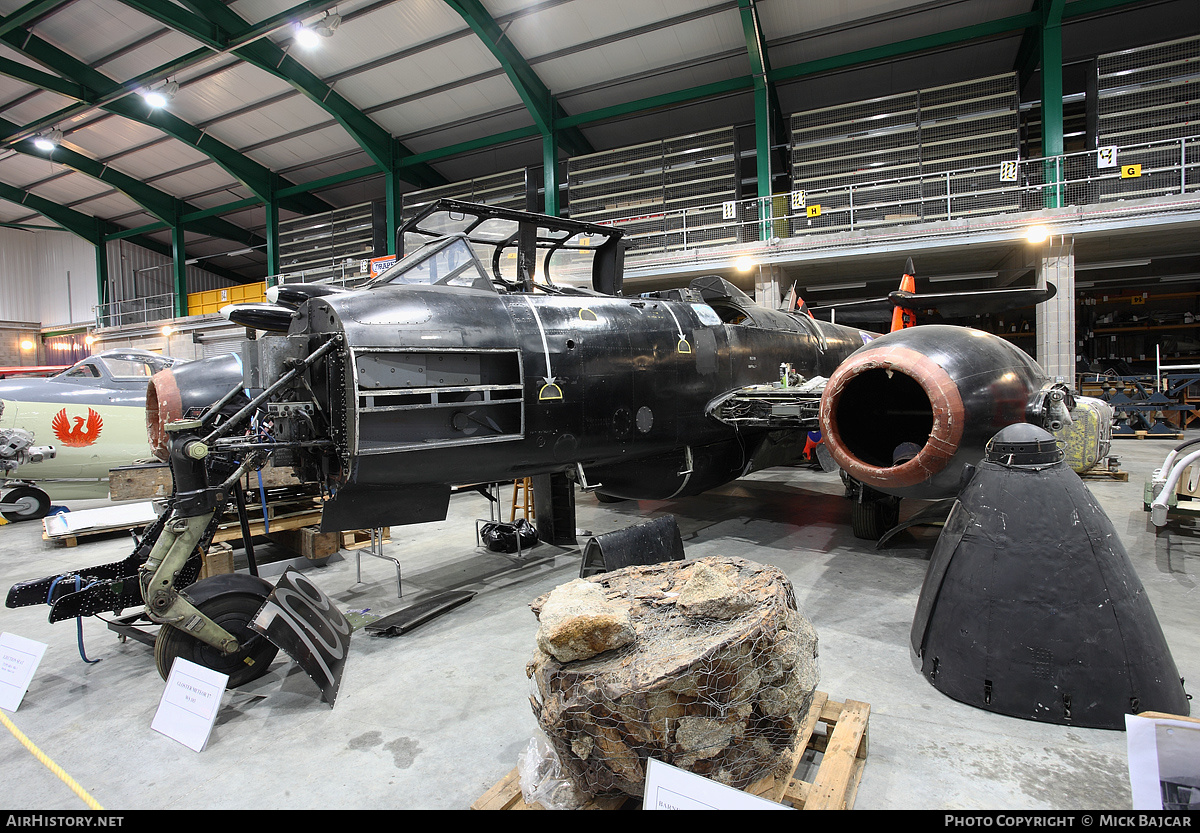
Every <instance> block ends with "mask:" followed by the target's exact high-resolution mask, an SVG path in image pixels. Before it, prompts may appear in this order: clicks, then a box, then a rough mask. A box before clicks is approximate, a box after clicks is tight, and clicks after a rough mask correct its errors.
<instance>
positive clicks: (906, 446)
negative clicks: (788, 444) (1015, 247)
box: [820, 325, 1045, 499]
mask: <svg viewBox="0 0 1200 833" xmlns="http://www.w3.org/2000/svg"><path fill="white" fill-rule="evenodd" d="M1044 377H1045V374H1044V373H1043V371H1042V369H1041V368H1040V367H1039V366H1038V364H1037V362H1035V361H1034V360H1033V359H1032V358H1031V357H1030V356H1029V355H1028V354H1026V353H1024V352H1023V351H1021V350H1020V349H1018V348H1016V347H1014V346H1013V345H1011V344H1009V343H1008V342H1007V341H1005V340H1004V339H1002V338H999V337H997V336H994V335H991V334H989V333H985V332H983V331H981V330H972V329H968V328H963V327H951V326H946V325H926V326H920V327H910V328H907V329H903V330H899V331H896V332H893V333H889V334H888V335H886V336H881V337H880V338H877V339H875V340H874V341H872V342H871V343H870V344H868V345H866V346H864V347H863V348H862V349H860V350H858V351H857V352H855V353H854V354H853V355H852V356H851V357H850V358H849V359H847V360H846V361H845V362H843V363H842V364H841V366H839V367H838V369H837V371H835V372H834V374H833V375H832V376H831V377H830V379H829V382H828V383H827V384H826V386H825V392H824V394H823V396H822V398H821V412H820V419H821V430H822V433H823V436H824V439H825V444H826V445H827V446H828V449H829V451H830V453H831V454H832V456H833V459H834V460H835V461H836V462H837V464H838V465H839V466H841V468H842V469H843V470H844V471H845V472H846V474H848V475H849V476H850V477H852V478H854V479H855V480H857V481H859V482H861V483H864V484H866V485H868V486H871V487H872V488H874V489H877V490H879V491H881V492H884V493H887V494H892V495H897V496H900V497H915V498H924V499H935V498H941V497H952V496H953V495H955V494H956V493H957V492H958V488H959V484H960V480H961V476H962V471H963V467H964V466H965V465H968V464H974V463H976V462H978V461H979V459H980V458H982V456H983V454H984V449H985V447H986V444H987V441H988V439H989V438H990V437H992V436H993V435H994V434H995V433H996V432H997V431H999V430H1000V429H1001V428H1003V427H1004V426H1006V425H1011V424H1013V423H1015V422H1025V421H1026V418H1027V414H1026V411H1027V408H1028V405H1029V402H1030V400H1031V398H1032V397H1033V396H1034V395H1035V394H1036V393H1037V392H1038V391H1039V390H1040V389H1041V388H1042V386H1043V383H1044Z"/></svg>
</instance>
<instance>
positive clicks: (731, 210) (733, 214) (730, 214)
mask: <svg viewBox="0 0 1200 833" xmlns="http://www.w3.org/2000/svg"><path fill="white" fill-rule="evenodd" d="M721 219H723V220H736V219H737V203H736V202H723V203H721Z"/></svg>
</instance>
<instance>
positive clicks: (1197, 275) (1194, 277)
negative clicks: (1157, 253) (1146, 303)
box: [1158, 272, 1200, 283]
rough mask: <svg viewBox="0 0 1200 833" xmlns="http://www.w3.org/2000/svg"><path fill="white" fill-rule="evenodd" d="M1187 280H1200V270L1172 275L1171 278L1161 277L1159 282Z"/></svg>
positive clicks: (1181, 281)
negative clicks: (1187, 273) (1188, 273)
mask: <svg viewBox="0 0 1200 833" xmlns="http://www.w3.org/2000/svg"><path fill="white" fill-rule="evenodd" d="M1185 281H1200V272H1193V273H1191V274H1190V275H1172V276H1171V277H1169V278H1159V279H1158V282H1159V283H1183V282H1185Z"/></svg>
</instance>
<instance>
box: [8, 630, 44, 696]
mask: <svg viewBox="0 0 1200 833" xmlns="http://www.w3.org/2000/svg"><path fill="white" fill-rule="evenodd" d="M44 653H46V646H45V645H43V644H42V643H41V642H34V641H33V640H32V639H26V638H25V637H23V636H17V635H16V634H15V633H2V634H0V709H7V710H8V711H10V712H15V711H16V710H17V706H19V705H21V700H22V699H23V698H24V697H25V692H26V691H28V690H29V683H30V682H31V681H32V680H33V672H35V671H37V667H38V663H39V662H41V661H42V654H44Z"/></svg>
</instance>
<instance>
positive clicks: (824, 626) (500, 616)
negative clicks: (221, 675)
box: [0, 439, 1200, 810]
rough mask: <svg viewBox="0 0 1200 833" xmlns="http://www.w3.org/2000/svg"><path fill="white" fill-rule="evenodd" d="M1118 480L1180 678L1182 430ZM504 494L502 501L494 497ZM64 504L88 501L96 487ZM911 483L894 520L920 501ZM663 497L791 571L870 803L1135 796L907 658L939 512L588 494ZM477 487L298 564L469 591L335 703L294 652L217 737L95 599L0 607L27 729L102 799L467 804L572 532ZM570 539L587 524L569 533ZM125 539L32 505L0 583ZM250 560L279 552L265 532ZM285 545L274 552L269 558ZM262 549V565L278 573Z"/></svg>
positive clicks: (804, 477) (1070, 801)
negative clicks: (197, 730) (484, 542)
mask: <svg viewBox="0 0 1200 833" xmlns="http://www.w3.org/2000/svg"><path fill="white" fill-rule="evenodd" d="M1115 445H1116V448H1115V452H1114V453H1115V454H1116V455H1117V456H1119V457H1120V459H1121V463H1122V466H1121V467H1122V469H1123V470H1125V471H1128V472H1129V480H1128V482H1126V483H1121V482H1112V481H1104V480H1089V481H1088V486H1089V487H1090V488H1091V490H1092V492H1093V493H1094V494H1095V495H1096V496H1097V498H1098V499H1099V500H1100V502H1101V504H1102V505H1103V507H1104V509H1105V511H1106V512H1107V513H1108V514H1109V517H1110V518H1111V519H1112V521H1113V522H1114V525H1115V527H1116V529H1117V532H1118V533H1119V534H1120V535H1121V537H1122V539H1123V541H1124V543H1125V546H1126V548H1127V549H1128V551H1129V554H1130V557H1131V558H1132V560H1133V562H1134V564H1135V566H1136V568H1137V571H1138V573H1139V575H1140V577H1141V579H1142V582H1143V583H1144V584H1145V587H1146V591H1147V593H1148V594H1149V597H1150V599H1151V601H1152V604H1153V605H1154V608H1155V610H1156V612H1157V615H1158V618H1159V620H1160V622H1161V623H1162V627H1163V630H1164V631H1165V633H1166V636H1167V641H1168V644H1169V645H1170V647H1171V650H1172V653H1173V655H1174V658H1175V662H1176V665H1177V666H1178V669H1179V672H1180V674H1181V676H1183V677H1184V678H1185V679H1186V680H1189V681H1197V680H1200V627H1197V625H1198V624H1200V594H1198V593H1197V590H1196V587H1197V580H1198V578H1200V558H1198V557H1197V556H1198V555H1200V538H1197V537H1195V535H1194V534H1192V533H1190V532H1189V531H1188V530H1187V529H1186V528H1184V524H1181V523H1180V522H1175V521H1173V522H1172V524H1171V525H1170V526H1169V527H1168V529H1167V531H1166V532H1164V533H1161V534H1158V535H1156V534H1155V531H1154V527H1153V526H1152V525H1151V524H1150V520H1149V514H1148V513H1146V512H1144V511H1143V509H1142V487H1143V483H1144V481H1145V480H1146V479H1147V478H1148V477H1149V475H1150V473H1151V472H1152V470H1153V469H1154V468H1155V467H1156V466H1157V465H1159V464H1160V463H1161V462H1162V459H1163V457H1164V456H1165V455H1166V453H1167V451H1168V450H1169V449H1170V448H1171V447H1172V446H1173V445H1174V442H1173V441H1170V440H1132V439H1130V440H1120V441H1117V442H1116V443H1115ZM508 496H509V491H508V489H505V490H504V491H503V493H502V500H503V501H504V503H505V512H507V501H508ZM67 505H69V506H73V507H75V508H82V507H85V506H94V505H96V504H95V502H90V503H79V504H72V503H68V504H67ZM919 506H920V504H918V503H916V502H906V504H905V508H904V510H903V513H904V515H905V516H907V515H908V514H909V513H910V512H912V511H914V510H915V509H917V508H919ZM662 513H672V514H674V515H675V516H676V518H677V519H678V521H679V524H680V527H681V530H682V532H683V537H684V545H685V548H686V553H687V556H688V557H689V558H692V557H700V556H705V555H712V554H724V555H734V556H741V557H744V558H748V559H751V560H755V561H759V562H764V563H769V564H773V565H776V566H778V567H780V568H782V569H783V570H784V571H785V572H786V573H787V574H788V575H789V576H790V578H791V580H792V582H793V584H794V586H795V591H796V596H797V598H798V601H799V603H800V608H801V610H802V611H803V612H804V613H805V615H807V616H808V618H809V619H810V620H811V621H812V622H813V624H814V625H815V627H816V629H817V632H818V634H819V638H820V643H821V645H820V655H821V656H820V664H821V684H820V688H821V689H822V690H823V691H826V692H828V694H829V695H830V697H831V699H834V700H846V699H852V700H862V701H865V702H867V703H870V704H871V717H870V751H869V755H868V759H867V765H866V769H865V773H864V776H863V780H862V784H861V787H860V789H859V792H858V798H857V804H856V807H857V808H859V809H900V808H921V809H1114V810H1119V809H1129V807H1130V789H1129V781H1128V776H1127V764H1126V745H1125V744H1126V741H1125V734H1124V733H1123V732H1118V731H1109V730H1094V729H1079V728H1067V727H1062V726H1057V725H1052V724H1041V723H1035V722H1031V721H1025V720H1019V719H1015V718H1009V717H1002V716H998V715H995V714H991V713H988V712H984V711H980V710H977V709H974V708H971V707H969V706H966V705H962V704H960V703H958V702H956V701H953V700H950V699H949V698H947V697H945V696H944V695H942V694H940V693H939V692H938V691H936V690H935V689H934V688H933V687H932V686H931V685H930V684H929V683H927V682H926V681H925V679H924V678H923V677H922V676H921V675H920V674H919V673H918V661H917V659H916V657H915V655H914V654H913V653H912V651H911V649H910V648H909V642H908V639H909V629H910V626H911V623H912V617H913V612H914V609H915V605H916V601H917V597H918V594H919V592H920V589H921V583H922V579H923V577H924V574H925V569H926V565H927V564H928V559H929V555H930V553H931V552H932V549H933V546H934V543H935V542H936V537H937V530H935V529H930V528H924V529H921V530H918V531H916V532H915V533H911V534H909V533H904V534H901V535H900V536H899V537H898V538H897V539H895V540H894V542H893V543H892V545H891V546H889V547H888V548H886V549H884V550H881V551H876V550H875V549H873V548H872V547H871V546H869V545H865V544H864V542H862V541H859V540H857V539H855V538H854V537H853V536H852V534H851V533H850V529H849V505H848V503H847V502H846V501H845V500H844V499H843V497H842V487H841V484H840V481H839V479H838V477H837V476H836V475H830V474H822V473H819V472H814V471H809V470H805V469H781V470H775V471H771V472H767V473H763V474H760V475H756V476H754V477H752V478H749V479H746V480H743V481H739V482H737V483H735V484H732V485H730V486H727V487H725V488H723V489H720V490H718V491H715V492H711V493H708V494H705V495H702V496H699V497H695V498H689V499H686V500H678V501H666V502H657V503H653V502H642V503H641V504H640V505H639V504H638V503H618V504H600V503H598V502H597V501H596V500H595V498H594V497H592V496H590V495H581V496H580V497H579V498H578V523H579V526H580V527H581V528H582V529H586V530H589V531H591V532H592V533H594V534H600V533H603V532H609V531H612V530H615V529H620V528H623V527H625V526H628V525H630V524H632V523H635V522H637V521H639V520H642V519H645V518H648V517H650V516H653V515H657V514H662ZM480 517H484V518H486V517H488V506H487V503H486V501H485V500H484V499H483V498H482V497H481V496H479V495H475V494H462V495H458V496H456V497H455V498H454V499H453V500H452V503H451V517H450V519H449V520H447V521H446V522H443V523H438V524H429V525H424V526H419V527H395V528H393V530H392V534H393V536H394V537H393V539H392V541H391V542H390V543H389V544H388V545H387V546H386V551H387V552H388V553H390V554H391V555H394V556H397V557H399V558H400V560H401V562H402V564H403V570H404V581H403V587H404V598H403V599H402V600H401V599H398V598H397V597H396V589H397V588H396V578H395V571H394V568H393V567H392V565H391V564H389V563H387V562H384V561H380V560H377V559H372V558H364V559H363V561H362V573H363V579H364V581H363V582H362V583H357V582H356V573H355V558H354V556H353V554H351V553H347V552H345V551H343V552H342V553H341V555H340V557H334V558H333V559H330V561H329V562H328V563H327V564H326V565H325V566H322V567H311V566H309V567H308V569H307V574H308V575H310V576H311V577H312V578H313V580H314V581H315V582H316V583H318V584H319V585H320V586H321V587H322V588H323V589H324V590H325V592H326V593H328V594H329V595H330V596H331V597H332V598H333V599H334V600H335V601H336V602H337V604H338V605H339V606H340V607H341V609H342V610H346V611H351V610H363V609H369V610H370V611H372V612H373V613H381V612H391V611H393V610H396V609H398V608H399V607H401V606H403V605H406V604H409V603H410V602H412V601H415V600H418V599H420V598H421V597H422V596H423V595H424V594H427V593H433V592H437V591H442V590H447V589H453V588H466V589H471V590H475V591H478V595H477V596H476V597H475V598H474V599H473V600H472V601H471V602H469V603H468V604H466V605H465V606H463V607H460V608H458V609H456V610H454V611H452V612H451V613H449V614H447V615H445V616H443V617H441V618H440V619H438V620H435V621H433V622H431V623H428V624H426V625H424V626H423V627H421V628H419V629H417V630H415V631H413V632H411V633H409V634H406V635H403V636H399V637H394V638H383V637H375V636H370V635H368V634H366V633H365V632H362V631H358V632H356V633H355V635H354V637H353V641H352V645H351V649H350V657H349V660H348V662H347V665H346V670H345V675H344V677H343V680H342V687H341V691H340V694H339V696H338V698H337V702H336V705H335V706H334V707H333V708H332V709H331V708H330V707H329V706H328V705H326V704H325V703H323V702H322V701H321V700H320V699H319V693H318V691H317V689H316V686H315V685H314V684H313V683H312V682H311V681H310V680H309V679H308V677H307V676H306V675H305V674H304V673H303V672H301V671H300V670H299V669H298V668H297V666H296V665H295V663H293V662H292V661H291V660H290V659H288V658H287V657H286V656H285V655H284V654H282V653H281V654H280V657H279V658H278V659H276V661H275V664H274V665H273V666H272V670H271V672H270V673H269V674H268V675H267V676H266V677H264V678H262V679H260V680H258V681H256V682H255V683H252V684H250V685H249V686H247V687H245V688H243V689H239V690H237V691H231V692H227V693H226V695H225V698H224V700H223V704H222V707H221V711H220V714H219V717H218V722H217V725H216V727H215V728H214V730H213V733H212V737H211V739H210V741H209V744H208V747H207V749H205V751H203V752H201V753H196V752H193V751H191V750H190V749H188V748H186V747H184V746H183V745H181V744H180V743H178V742H176V741H174V740H171V739H169V738H167V737H166V736H164V735H162V734H159V733H158V732H155V731H153V730H152V729H151V728H150V724H151V721H152V719H153V717H154V714H155V711H156V709H157V707H158V704H159V698H160V696H161V695H162V691H163V682H162V680H161V679H160V678H159V676H158V674H157V672H156V671H155V666H154V659H153V651H152V649H151V648H149V647H147V646H145V645H143V644H141V643H138V642H136V641H133V640H129V641H127V642H121V641H119V640H118V639H117V638H116V636H115V634H113V633H112V632H111V631H109V630H108V628H107V627H106V625H105V623H104V622H103V621H101V620H100V619H98V618H90V619H87V620H85V621H84V622H83V645H84V650H85V652H86V655H87V657H88V658H89V659H92V660H99V661H98V662H94V663H93V664H86V663H84V662H83V661H82V659H81V657H80V653H79V648H78V641H77V638H76V626H75V623H74V622H62V623H57V624H54V625H50V624H49V623H48V622H47V621H46V613H47V608H44V607H32V608H22V609H17V610H9V609H0V631H7V632H10V633H14V634H18V635H20V636H23V637H26V638H28V639H32V640H36V641H38V642H43V643H45V644H47V645H48V649H47V651H46V654H45V657H44V658H43V659H42V662H41V665H40V667H39V669H38V672H37V674H36V676H35V678H34V680H33V683H32V685H31V686H30V688H29V691H28V693H27V694H26V696H25V698H24V700H23V702H22V703H21V705H20V708H19V709H18V710H17V711H16V712H13V713H10V714H9V717H10V718H11V719H12V721H13V722H14V723H15V724H16V725H17V726H18V727H19V728H20V730H21V731H22V732H24V733H25V735H27V736H28V738H29V740H30V741H31V742H32V743H33V744H35V745H36V746H37V747H38V748H40V749H41V750H42V752H43V753H45V754H46V755H47V756H49V758H50V759H52V760H53V761H54V762H55V763H57V764H58V765H59V766H60V767H61V768H62V769H63V770H65V772H66V773H67V774H68V775H70V776H71V777H72V778H74V779H75V780H76V781H77V782H78V783H79V784H80V785H81V786H82V787H83V788H84V789H85V790H87V791H88V793H90V794H91V795H92V796H93V797H94V798H95V799H96V800H97V801H98V802H100V804H102V805H103V806H104V807H105V808H107V809H109V810H134V809H145V808H158V809H210V808H230V809H232V808H238V809H242V808H245V809H274V808H280V809H297V808H329V809H332V808H347V809H367V808H371V809H381V808H396V809H410V808H411V809H418V808H421V809H428V808H436V809H464V808H467V807H469V806H470V805H471V803H472V802H473V801H474V800H475V799H476V798H478V797H479V796H480V795H482V794H483V793H484V792H485V791H486V790H487V789H488V788H490V787H491V786H492V785H493V784H495V783H496V782H497V781H498V780H499V779H500V778H502V777H503V776H504V775H505V774H506V773H507V772H509V770H511V769H512V768H513V767H514V766H515V765H516V763H517V756H518V755H519V754H520V753H521V751H522V750H523V749H524V748H525V747H526V745H527V744H528V743H529V740H530V738H531V737H532V736H533V733H534V731H535V721H534V718H533V714H532V712H531V710H530V707H529V702H528V696H529V692H530V685H529V681H528V680H527V679H526V676H525V664H526V661H527V660H528V659H529V657H530V655H531V653H532V650H533V645H534V634H535V632H536V620H535V618H534V616H533V614H532V613H531V612H530V610H529V607H528V605H529V603H530V602H531V601H532V600H533V599H535V598H536V597H537V596H539V595H540V594H542V593H545V592H547V591H549V590H551V589H553V588H554V587H556V586H557V585H559V584H562V583H564V582H567V581H570V580H571V579H573V578H575V577H577V576H578V573H579V567H580V550H579V549H578V548H577V549H561V548H556V547H551V546H548V545H544V544H543V545H540V546H538V547H537V548H536V549H534V550H532V551H531V552H530V553H529V556H528V558H527V560H526V562H525V563H523V564H521V565H516V564H514V563H513V562H512V561H510V560H509V559H507V558H505V557H503V556H500V555H496V554H493V553H489V552H487V551H484V550H479V549H476V547H475V523H474V521H475V519H476V518H480ZM580 540H581V544H582V543H583V542H584V541H586V539H584V538H581V539H580ZM129 549H130V543H129V539H128V538H127V537H126V536H123V535H118V536H115V537H110V538H107V539H100V538H95V539H88V540H85V541H83V542H81V543H80V544H79V546H77V547H74V548H63V547H53V546H51V545H50V544H48V543H47V542H44V541H43V540H42V539H41V526H40V524H37V523H24V524H11V525H7V526H3V527H0V585H2V586H3V589H4V590H5V592H7V588H8V587H9V586H10V585H11V584H13V583H15V582H17V581H22V580H26V579H31V578H37V577H40V576H43V575H49V574H56V573H58V572H61V571H65V570H69V569H72V568H78V567H84V566H93V565H97V564H103V563H107V562H109V561H112V560H116V559H118V558H122V557H124V556H125V555H127V554H128V552H129ZM259 556H260V559H265V558H267V557H269V556H268V555H267V554H266V553H264V552H263V548H261V547H260V548H259ZM282 566H283V564H282V563H280V564H276V565H273V567H274V572H275V573H276V574H277V573H278V571H279V570H280V569H281V568H282ZM271 573H272V569H271V568H268V567H264V569H263V574H264V575H266V576H267V577H270V575H271ZM0 772H3V780H4V785H5V786H4V793H5V795H4V798H3V799H2V800H0V804H3V805H4V806H5V807H6V808H8V809H12V810H19V809H38V810H50V809H56V810H76V809H84V804H83V803H82V801H81V800H80V799H79V798H78V797H77V796H75V795H74V794H73V793H72V792H71V791H70V790H69V789H68V788H67V786H65V785H64V784H63V783H62V782H61V781H60V779H59V778H57V777H56V776H55V775H54V774H52V772H51V771H50V770H49V769H47V768H46V767H44V766H43V765H42V764H41V763H39V762H38V761H37V760H36V759H35V758H34V756H33V755H31V754H30V753H29V752H28V751H27V750H26V749H25V748H23V747H22V746H21V745H20V744H18V743H17V741H16V740H15V739H13V738H12V737H11V736H10V735H9V733H8V732H7V731H3V730H2V729H0Z"/></svg>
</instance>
